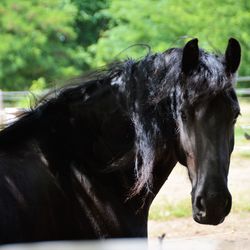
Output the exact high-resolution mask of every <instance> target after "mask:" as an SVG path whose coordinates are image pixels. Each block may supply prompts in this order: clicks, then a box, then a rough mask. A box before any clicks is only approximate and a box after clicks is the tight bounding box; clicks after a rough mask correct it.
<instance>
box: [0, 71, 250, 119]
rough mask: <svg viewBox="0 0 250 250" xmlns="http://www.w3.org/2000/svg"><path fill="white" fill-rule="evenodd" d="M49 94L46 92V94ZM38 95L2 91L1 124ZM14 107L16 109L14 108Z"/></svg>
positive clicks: (248, 79) (247, 91)
mask: <svg viewBox="0 0 250 250" xmlns="http://www.w3.org/2000/svg"><path fill="white" fill-rule="evenodd" d="M237 81H238V82H241V83H250V76H240V77H238V79H237ZM46 92H48V90H47V91H45V92H44V93H46ZM236 92H237V94H238V95H239V96H249V97H250V88H238V89H237V90H236ZM37 94H38V96H39V95H41V94H43V93H41V92H40V93H33V92H30V91H1V90H0V124H2V123H6V122H8V121H13V119H15V117H16V116H17V115H18V114H20V112H23V111H24V110H23V109H21V108H19V107H16V106H18V102H19V101H21V100H25V99H26V100H27V101H29V100H30V99H32V97H34V96H36V95H37ZM13 106H14V107H15V108H13Z"/></svg>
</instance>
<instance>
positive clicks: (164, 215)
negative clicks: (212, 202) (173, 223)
mask: <svg viewBox="0 0 250 250" xmlns="http://www.w3.org/2000/svg"><path fill="white" fill-rule="evenodd" d="M191 215H192V205H191V200H190V199H185V200H182V201H180V202H178V203H175V204H173V203H170V202H169V201H167V200H166V199H161V201H160V202H158V203H156V204H154V205H153V206H152V207H151V209H150V212H149V219H150V220H156V221H166V220H170V219H173V218H182V217H189V216H191Z"/></svg>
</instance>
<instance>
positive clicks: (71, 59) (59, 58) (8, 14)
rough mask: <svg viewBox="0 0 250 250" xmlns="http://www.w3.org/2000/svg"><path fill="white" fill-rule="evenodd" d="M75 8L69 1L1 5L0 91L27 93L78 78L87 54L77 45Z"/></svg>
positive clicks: (11, 0) (35, 0) (36, 0)
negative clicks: (40, 83)
mask: <svg viewBox="0 0 250 250" xmlns="http://www.w3.org/2000/svg"><path fill="white" fill-rule="evenodd" d="M76 14H77V9H76V7H75V6H74V5H73V4H72V3H71V2H70V1H69V0H68V1H67V0H64V1H61V0H53V1H51V0H43V1H39V0H32V1H15V0H1V2H0V32H1V36H0V37H1V39H0V40H1V42H0V88H1V89H4V90H9V89H11V90H18V89H28V88H29V86H30V85H31V84H32V80H36V79H38V78H40V77H41V76H43V77H44V78H45V80H46V82H47V83H48V82H49V81H50V80H51V79H52V78H53V79H60V78H65V77H68V76H71V75H73V74H78V73H79V71H80V70H79V69H80V68H81V65H82V63H83V62H82V61H83V60H84V56H85V54H86V53H85V52H84V50H83V48H82V47H80V46H78V45H77V44H76V43H75V39H76V33H75V31H74V29H73V27H72V26H73V23H74V18H75V16H76Z"/></svg>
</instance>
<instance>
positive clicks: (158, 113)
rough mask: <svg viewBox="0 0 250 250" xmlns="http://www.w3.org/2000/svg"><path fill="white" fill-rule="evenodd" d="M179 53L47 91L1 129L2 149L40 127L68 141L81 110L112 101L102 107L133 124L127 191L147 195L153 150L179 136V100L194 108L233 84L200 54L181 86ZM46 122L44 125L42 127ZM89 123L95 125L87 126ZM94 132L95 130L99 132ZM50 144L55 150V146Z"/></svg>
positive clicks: (112, 163) (110, 165) (117, 163)
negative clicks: (175, 121) (130, 177)
mask: <svg viewBox="0 0 250 250" xmlns="http://www.w3.org/2000/svg"><path fill="white" fill-rule="evenodd" d="M182 53H183V50H182V49H169V50H167V51H166V52H165V53H162V54H153V55H150V54H149V55H147V56H146V57H145V58H143V59H142V60H139V61H135V60H132V59H129V60H126V61H124V62H117V63H113V64H112V65H111V66H110V67H108V69H104V70H98V71H96V72H92V73H91V74H88V75H87V76H83V77H81V78H77V79H74V80H73V81H72V82H71V83H70V84H68V85H66V86H65V87H62V88H59V89H56V90H53V91H51V92H50V93H49V94H47V95H46V96H45V97H44V98H42V99H41V101H40V102H38V103H37V105H36V106H35V107H34V108H32V109H31V110H30V111H28V112H27V113H25V114H24V115H23V117H22V118H21V119H19V120H18V121H17V122H15V123H14V124H12V125H11V126H9V127H8V128H6V129H5V130H3V131H2V132H1V133H0V145H1V144H2V145H4V146H7V145H8V144H9V145H12V143H13V140H14V141H15V143H18V141H20V140H22V139H23V138H28V137H32V136H33V135H34V133H37V132H38V131H39V130H41V131H42V130H44V126H45V127H46V129H47V130H48V131H50V133H51V135H52V137H53V130H61V132H62V133H63V135H62V136H63V137H65V138H66V137H67V136H69V137H70V135H68V133H69V132H68V131H71V130H72V124H73V120H74V119H75V118H77V116H78V115H79V114H80V113H81V112H82V110H81V109H82V108H83V109H85V107H88V108H90V109H91V107H92V106H95V104H96V103H97V102H98V100H102V99H104V98H107V99H109V98H110V102H111V103H108V102H107V103H105V105H112V106H113V107H108V109H109V110H111V111H110V112H116V111H117V110H119V112H121V113H122V114H123V116H124V117H126V118H125V119H126V120H127V122H129V123H131V128H130V129H131V130H134V136H135V143H133V145H132V144H131V145H130V146H129V147H130V148H129V152H130V153H129V157H128V158H129V160H131V157H132V158H133V157H135V165H134V168H135V178H136V179H137V182H136V184H135V185H134V186H133V187H131V188H132V190H131V194H132V196H133V195H135V194H138V193H139V192H140V191H141V190H142V189H143V188H145V187H146V188H147V190H148V191H149V192H150V186H151V182H152V168H153V165H154V162H155V161H156V160H157V153H158V152H157V151H156V149H157V148H158V149H159V148H164V147H165V146H166V145H167V144H169V142H171V141H172V140H174V138H175V136H176V133H177V131H176V130H175V129H174V126H173V124H172V123H173V122H172V123H171V121H172V120H173V118H175V117H176V116H177V114H176V113H177V112H178V109H177V107H176V106H177V102H179V101H178V99H181V100H182V103H181V104H180V107H181V106H182V105H183V106H184V105H190V106H192V105H195V103H196V102H198V101H199V100H203V101H204V99H205V98H212V97H213V96H215V95H217V94H218V93H219V92H222V91H224V90H225V89H227V88H232V82H233V80H234V79H232V81H228V80H226V77H225V75H224V74H223V69H222V66H221V65H223V60H224V58H223V57H222V56H218V55H213V54H208V53H206V52H204V51H203V50H200V55H201V56H200V60H201V62H200V64H199V68H198V69H197V70H196V71H195V72H191V74H192V77H190V79H191V80H192V82H190V83H188V84H183V85H182V82H183V81H184V80H186V79H184V78H185V76H184V75H183V74H182V72H181V57H182ZM221 62H222V64H221ZM111 99H112V100H111ZM114 100H115V103H114ZM166 103H168V105H165V104H166ZM166 107H169V109H166ZM99 108H100V107H99ZM73 110H74V111H73ZM106 110H107V107H105V106H103V110H102V111H100V113H101V112H102V113H105V111H106ZM44 116H46V119H45V118H44ZM74 116H76V117H74ZM78 118H79V117H78ZM44 121H46V124H43V122H44ZM82 122H84V121H82ZM92 122H93V123H94V121H92ZM114 122H115V121H114ZM169 122H170V123H169ZM92 125H93V126H95V125H94V124H89V126H92ZM165 126H167V129H166V127H165ZM95 129H96V132H97V131H98V128H95ZM163 131H165V132H164V135H163V134H162V133H163ZM57 133H58V132H57ZM132 134H133V133H132ZM8 135H11V136H8ZM13 135H14V136H13ZM93 136H94V135H93ZM162 138H165V139H164V140H163V139H162ZM56 139H57V143H58V141H60V140H64V139H63V138H60V136H58V137H57V138H56ZM68 139H69V140H71V139H70V138H68ZM130 139H131V138H130ZM63 143H64V142H63V141H62V144H63ZM59 144H60V143H59ZM54 146H55V147H56V148H57V145H54ZM67 150H68V149H67ZM132 151H133V152H134V155H133V153H131V152H132ZM71 154H73V153H72V152H71ZM123 154H124V155H123ZM126 154H127V152H125V151H124V152H119V153H118V154H117V155H112V153H111V152H110V155H111V156H110V157H111V158H110V159H109V161H108V162H106V165H105V166H103V169H102V170H103V171H104V170H106V171H115V170H116V168H119V167H122V166H123V165H124V164H121V162H122V161H125V160H126V159H127V156H126ZM127 160H128V159H127ZM125 165H126V164H125ZM83 167H84V166H83ZM53 171H58V172H60V171H61V170H60V169H56V170H55V169H53Z"/></svg>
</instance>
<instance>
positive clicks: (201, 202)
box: [196, 196, 206, 212]
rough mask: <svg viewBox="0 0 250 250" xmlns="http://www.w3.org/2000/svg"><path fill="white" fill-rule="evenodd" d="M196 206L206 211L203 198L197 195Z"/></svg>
mask: <svg viewBox="0 0 250 250" xmlns="http://www.w3.org/2000/svg"><path fill="white" fill-rule="evenodd" d="M196 207H197V208H198V209H199V210H200V211H203V212H205V211H206V204H205V200H204V199H203V198H202V197H201V196H198V197H197V199H196Z"/></svg>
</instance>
